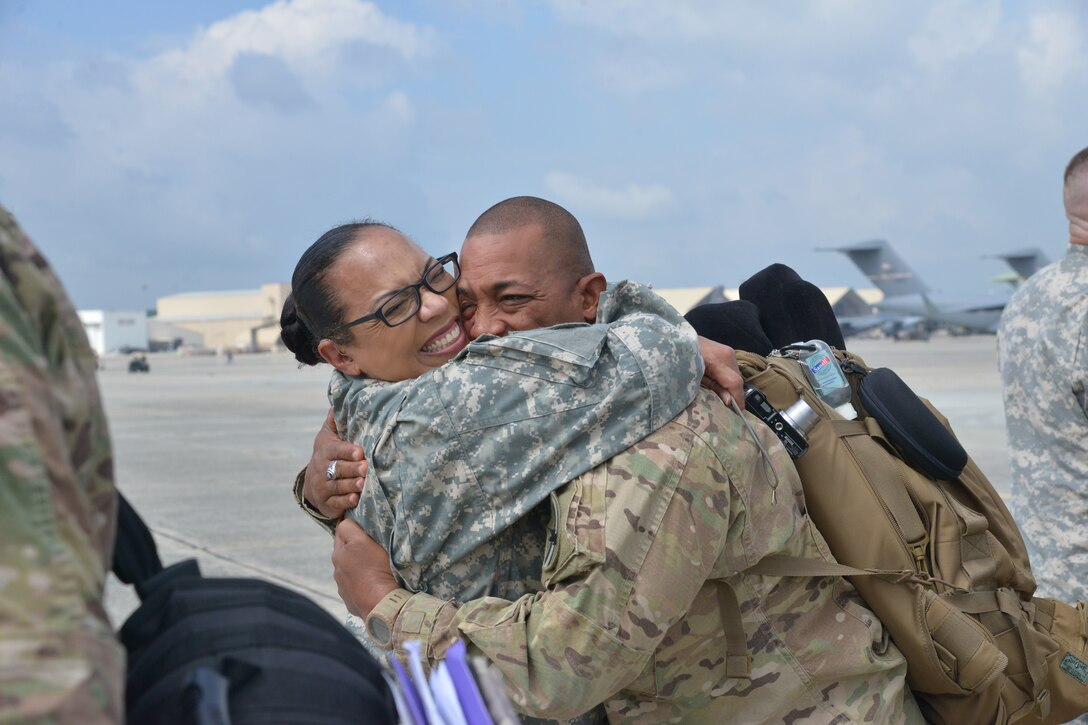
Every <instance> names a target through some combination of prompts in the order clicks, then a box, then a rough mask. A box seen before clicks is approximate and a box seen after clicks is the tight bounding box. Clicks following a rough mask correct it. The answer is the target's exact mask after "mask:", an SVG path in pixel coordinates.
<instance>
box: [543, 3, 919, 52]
mask: <svg viewBox="0 0 1088 725" xmlns="http://www.w3.org/2000/svg"><path fill="white" fill-rule="evenodd" d="M551 4H552V7H553V9H554V10H555V12H556V14H557V15H558V16H559V17H560V18H562V19H564V20H566V21H567V22H571V23H577V24H580V25H585V26H590V27H596V28H598V29H600V30H602V31H604V32H606V33H608V34H610V35H614V36H620V37H635V38H641V39H644V40H650V41H654V42H655V43H658V42H662V41H681V42H689V41H714V42H728V43H729V44H730V46H731V47H732V48H733V49H737V48H744V49H746V50H754V51H757V52H763V53H770V54H779V53H783V52H784V53H787V54H789V55H795V54H796V53H797V52H798V51H804V50H806V49H810V48H812V47H814V46H824V47H836V48H838V49H841V48H842V47H843V46H844V45H854V44H857V43H858V42H861V43H867V42H869V41H870V40H871V36H872V34H873V32H874V31H875V30H876V29H877V28H880V27H884V28H886V29H887V30H895V29H900V30H901V26H899V18H900V17H901V15H902V11H900V10H897V9H896V8H894V7H888V6H887V5H883V6H879V7H878V5H877V4H876V3H871V2H866V1H865V0H815V1H813V2H808V3H794V4H792V5H790V6H789V9H788V11H784V10H783V6H782V5H780V4H775V3H724V2H721V1H720V0H670V2H661V1H660V0H590V1H589V2H586V1H585V0H551Z"/></svg>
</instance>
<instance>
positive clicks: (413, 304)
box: [328, 252, 461, 335]
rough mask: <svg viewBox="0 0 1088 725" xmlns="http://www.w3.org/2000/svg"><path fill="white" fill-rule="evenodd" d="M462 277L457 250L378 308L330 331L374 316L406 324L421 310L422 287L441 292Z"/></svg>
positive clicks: (430, 267) (392, 324)
mask: <svg viewBox="0 0 1088 725" xmlns="http://www.w3.org/2000/svg"><path fill="white" fill-rule="evenodd" d="M460 278H461V263H460V262H458V261H457V252H450V253H449V254H447V255H444V256H442V257H439V258H438V259H436V260H435V261H434V262H433V263H432V264H430V265H428V267H427V269H425V270H423V276H422V277H421V278H420V280H419V281H418V282H416V283H415V284H410V285H408V286H407V287H401V288H400V289H399V290H397V291H396V292H393V293H392V294H390V295H389V297H388V298H386V300H385V301H384V302H382V303H381V305H379V306H378V309H377V310H375V311H374V312H372V313H370V314H369V315H363V316H362V317H360V318H358V319H356V320H352V321H351V322H345V323H344V324H342V325H337V326H336V327H334V328H332V329H331V330H329V332H328V334H329V335H331V334H333V333H335V332H337V331H339V330H346V329H347V328H349V327H354V326H355V325H361V324H363V323H364V322H370V321H371V320H381V321H382V323H383V324H385V325H387V326H388V327H396V326H397V325H403V324H404V323H405V322H407V321H408V320H410V319H412V318H413V317H415V314H416V313H417V312H419V306H420V305H421V304H423V300H422V296H421V295H422V292H421V291H420V290H421V288H423V287H426V288H427V289H429V290H430V291H431V292H434V293H435V294H442V293H443V292H445V291H446V290H448V289H449V288H450V287H452V286H454V285H455V284H457V280H458V279H460Z"/></svg>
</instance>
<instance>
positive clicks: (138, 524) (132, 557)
mask: <svg viewBox="0 0 1088 725" xmlns="http://www.w3.org/2000/svg"><path fill="white" fill-rule="evenodd" d="M160 571H162V560H160V559H159V550H158V548H156V546H155V539H153V538H152V537H151V531H150V530H149V529H148V528H147V524H145V523H144V520H143V519H141V518H140V514H138V513H136V509H134V508H132V504H130V503H129V502H128V499H126V498H125V497H124V496H122V495H121V492H120V491H118V492H117V535H116V536H115V537H114V544H113V573H114V574H116V575H117V578H118V579H120V580H121V581H122V582H124V583H125V584H134V585H136V586H137V587H139V586H140V585H141V584H143V583H144V582H145V581H147V580H148V579H150V578H151V577H153V576H155V575H156V574H158V573H159V572H160Z"/></svg>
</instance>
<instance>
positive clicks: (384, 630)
mask: <svg viewBox="0 0 1088 725" xmlns="http://www.w3.org/2000/svg"><path fill="white" fill-rule="evenodd" d="M366 629H367V631H368V632H370V636H371V637H373V638H374V642H375V644H380V645H388V644H389V643H390V642H391V641H392V640H393V634H392V633H391V632H390V631H389V624H388V623H387V622H386V621H385V620H384V619H380V618H379V617H368V618H367V620H366Z"/></svg>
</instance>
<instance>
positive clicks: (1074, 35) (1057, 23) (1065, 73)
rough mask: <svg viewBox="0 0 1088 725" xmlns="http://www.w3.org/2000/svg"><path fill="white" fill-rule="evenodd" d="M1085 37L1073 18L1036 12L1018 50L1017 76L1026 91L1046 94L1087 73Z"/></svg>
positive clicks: (1087, 56) (1087, 53) (1081, 77)
mask: <svg viewBox="0 0 1088 725" xmlns="http://www.w3.org/2000/svg"><path fill="white" fill-rule="evenodd" d="M1086 43H1088V38H1086V37H1085V34H1084V32H1083V30H1082V29H1081V23H1080V22H1079V21H1078V19H1077V18H1076V17H1071V16H1068V15H1065V14H1062V13H1058V12H1051V13H1044V14H1039V15H1035V16H1033V17H1032V18H1031V20H1030V22H1029V25H1028V40H1027V42H1026V43H1025V44H1024V45H1023V46H1022V47H1021V48H1020V50H1019V51H1018V53H1017V62H1018V65H1019V69H1020V76H1021V78H1022V79H1023V81H1024V84H1025V85H1026V86H1027V87H1028V89H1029V91H1032V92H1034V93H1047V92H1050V91H1053V90H1055V89H1056V88H1058V87H1060V86H1062V85H1063V84H1065V83H1066V82H1067V81H1069V80H1073V79H1075V80H1079V81H1081V83H1082V84H1083V81H1084V78H1085V76H1086V74H1088V50H1086V48H1085V45H1086Z"/></svg>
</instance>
